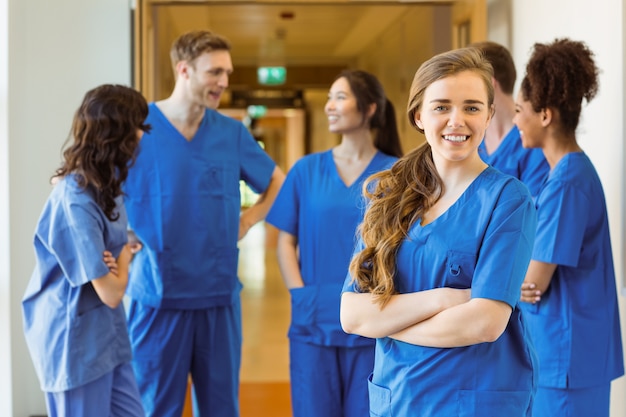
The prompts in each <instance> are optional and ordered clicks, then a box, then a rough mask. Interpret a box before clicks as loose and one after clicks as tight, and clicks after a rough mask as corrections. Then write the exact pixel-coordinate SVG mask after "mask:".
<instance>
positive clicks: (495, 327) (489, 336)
mask: <svg viewBox="0 0 626 417" xmlns="http://www.w3.org/2000/svg"><path fill="white" fill-rule="evenodd" d="M505 329H506V324H505V325H504V326H502V325H500V324H499V323H491V324H489V325H487V326H485V327H484V328H483V329H482V331H481V332H480V336H479V337H480V339H481V342H485V343H493V342H495V341H496V340H498V339H499V338H500V336H502V333H504V330H505Z"/></svg>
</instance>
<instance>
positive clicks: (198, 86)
mask: <svg viewBox="0 0 626 417" xmlns="http://www.w3.org/2000/svg"><path fill="white" fill-rule="evenodd" d="M181 64H182V65H183V69H182V75H183V76H185V79H186V80H187V91H188V97H189V99H190V100H191V101H192V102H193V103H194V104H197V105H202V106H206V107H208V108H210V109H216V108H217V106H218V105H219V103H220V99H221V97H222V93H224V90H226V88H227V87H228V77H229V75H230V74H231V73H232V72H233V64H232V61H231V58H230V52H228V51H226V50H217V51H211V52H205V53H203V54H202V55H200V56H198V57H197V58H196V59H195V60H194V61H193V62H192V63H187V62H182V63H181Z"/></svg>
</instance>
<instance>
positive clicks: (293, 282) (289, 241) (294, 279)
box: [276, 231, 304, 289]
mask: <svg viewBox="0 0 626 417" xmlns="http://www.w3.org/2000/svg"><path fill="white" fill-rule="evenodd" d="M276 256H277V258H278V268H279V269H280V273H281V275H282V277H283V281H284V282H285V286H286V287H287V289H292V288H299V287H303V286H304V281H303V280H302V274H301V273H300V265H299V263H298V241H297V239H296V237H295V236H293V235H291V234H289V233H287V232H283V231H281V232H280V233H279V234H278V244H277V248H276Z"/></svg>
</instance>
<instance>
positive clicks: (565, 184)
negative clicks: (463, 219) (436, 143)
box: [514, 39, 624, 417]
mask: <svg viewBox="0 0 626 417" xmlns="http://www.w3.org/2000/svg"><path fill="white" fill-rule="evenodd" d="M597 91H598V68H597V67H596V65H595V62H594V60H593V53H592V52H591V51H590V50H589V49H588V48H587V46H586V45H585V44H584V43H582V42H576V41H572V40H569V39H561V40H556V41H554V42H553V43H550V44H536V45H535V48H534V52H533V55H532V56H531V58H530V60H529V62H528V64H527V67H526V76H525V78H524V80H523V81H522V85H521V90H520V92H519V95H518V98H517V104H516V115H515V119H514V122H515V123H516V124H517V126H518V127H519V129H520V132H521V137H522V143H523V145H524V147H527V148H541V149H542V150H543V153H544V155H545V156H546V159H547V161H548V163H549V164H550V175H549V177H548V179H547V181H546V182H545V183H544V185H543V187H542V188H541V190H540V191H539V195H538V196H537V200H536V205H537V213H538V226H537V239H536V241H535V248H534V250H533V256H532V261H531V262H530V266H529V268H528V274H527V276H526V279H525V282H524V284H523V287H522V290H523V291H522V301H526V302H525V303H522V309H523V311H524V317H525V318H526V319H527V320H528V322H529V329H530V331H531V335H532V337H533V341H534V343H535V347H536V350H537V355H538V357H539V386H538V390H537V399H536V401H535V406H534V409H533V417H544V416H545V417H553V416H568V417H578V416H580V417H588V416H594V417H606V416H608V415H609V399H610V388H611V381H612V380H613V379H615V378H617V377H619V376H621V375H623V374H624V362H623V353H622V342H621V334H620V320H619V310H618V305H617V291H616V285H615V271H614V269H613V255H612V251H611V240H610V236H609V223H608V215H607V209H606V201H605V198H604V191H603V190H602V184H601V182H600V178H599V177H598V174H597V172H596V170H595V168H594V166H593V164H592V163H591V161H590V159H589V158H588V157H587V155H586V154H585V153H584V152H583V150H582V149H581V147H580V146H579V145H578V143H577V141H576V127H577V126H578V121H579V118H580V112H581V105H582V100H583V98H584V99H585V100H587V101H590V100H591V99H592V98H594V96H595V95H596V93H597Z"/></svg>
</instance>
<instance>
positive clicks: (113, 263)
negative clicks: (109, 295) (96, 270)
mask: <svg viewBox="0 0 626 417" xmlns="http://www.w3.org/2000/svg"><path fill="white" fill-rule="evenodd" d="M102 260H103V261H104V263H105V264H106V266H107V267H108V268H109V271H111V273H112V274H114V275H115V276H117V274H118V269H117V259H115V257H114V256H113V254H112V253H111V252H109V251H108V250H105V251H104V253H103V254H102Z"/></svg>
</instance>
